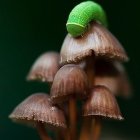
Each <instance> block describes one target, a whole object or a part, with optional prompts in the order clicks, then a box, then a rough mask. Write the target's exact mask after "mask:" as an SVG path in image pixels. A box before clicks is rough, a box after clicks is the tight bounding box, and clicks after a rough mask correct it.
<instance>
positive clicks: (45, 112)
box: [9, 93, 66, 128]
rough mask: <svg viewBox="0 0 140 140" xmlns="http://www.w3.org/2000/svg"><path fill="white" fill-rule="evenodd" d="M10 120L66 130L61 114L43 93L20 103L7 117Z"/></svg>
mask: <svg viewBox="0 0 140 140" xmlns="http://www.w3.org/2000/svg"><path fill="white" fill-rule="evenodd" d="M9 117H10V118H11V119H12V120H14V121H17V122H21V123H25V124H33V125H35V122H42V123H46V124H47V125H48V126H52V127H60V128H66V121H65V117H64V114H63V112H62V111H61V110H60V109H59V108H57V107H56V106H53V105H52V103H51V101H50V98H49V96H48V95H46V94H45V93H36V94H33V95H31V96H29V97H28V98H27V99H25V100H24V101H23V102H22V103H20V104H19V105H18V106H17V107H16V108H15V109H14V111H13V112H12V113H11V114H10V116H9Z"/></svg>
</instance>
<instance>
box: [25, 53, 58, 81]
mask: <svg viewBox="0 0 140 140" xmlns="http://www.w3.org/2000/svg"><path fill="white" fill-rule="evenodd" d="M59 58H60V57H59V54H58V53H57V52H46V53H44V54H42V55H41V56H40V57H38V58H37V60H36V61H35V63H34V64H33V66H32V67H31V70H30V72H29V74H28V76H27V80H29V81H30V80H38V81H41V82H52V81H53V78H54V76H55V74H56V72H57V71H58V69H59V67H60V66H59Z"/></svg>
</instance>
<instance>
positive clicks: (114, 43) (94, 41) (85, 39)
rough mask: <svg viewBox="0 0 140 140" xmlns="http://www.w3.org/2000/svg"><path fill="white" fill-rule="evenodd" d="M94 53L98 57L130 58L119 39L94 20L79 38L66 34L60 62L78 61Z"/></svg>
mask: <svg viewBox="0 0 140 140" xmlns="http://www.w3.org/2000/svg"><path fill="white" fill-rule="evenodd" d="M93 53H94V54H95V56H96V57H104V58H108V59H115V60H119V61H127V60H128V57H127V55H126V53H125V51H124V49H123V47H122V45H121V44H120V43H119V41H118V40H117V39H116V38H115V37H114V36H113V35H112V34H111V33H110V32H109V31H108V30H107V29H106V28H105V27H104V26H102V25H101V24H99V23H97V22H93V23H91V27H90V28H89V30H88V31H87V32H86V33H85V34H84V35H83V36H81V37H77V38H74V37H72V36H71V35H70V34H68V35H67V36H66V38H65V40H64V42H63V45H62V48H61V53H60V54H61V58H60V63H61V64H67V63H77V62H79V61H81V60H83V59H84V58H85V57H87V56H91V55H92V54H93Z"/></svg>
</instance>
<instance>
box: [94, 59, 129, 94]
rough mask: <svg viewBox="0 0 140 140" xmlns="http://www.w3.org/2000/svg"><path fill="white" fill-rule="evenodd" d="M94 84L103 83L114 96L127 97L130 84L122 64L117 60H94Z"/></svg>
mask: <svg viewBox="0 0 140 140" xmlns="http://www.w3.org/2000/svg"><path fill="white" fill-rule="evenodd" d="M94 85H104V86H106V87H107V88H109V89H110V91H111V92H112V93H113V94H114V95H116V96H122V97H129V96H130V92H131V86H130V83H129V80H128V77H127V74H126V71H125V69H124V67H123V65H122V64H121V63H120V62H118V61H109V60H105V59H97V60H96V61H95V80H94Z"/></svg>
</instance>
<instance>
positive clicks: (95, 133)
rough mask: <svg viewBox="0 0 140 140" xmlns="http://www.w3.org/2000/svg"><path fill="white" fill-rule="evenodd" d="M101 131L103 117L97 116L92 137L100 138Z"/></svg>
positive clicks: (95, 139) (94, 138)
mask: <svg viewBox="0 0 140 140" xmlns="http://www.w3.org/2000/svg"><path fill="white" fill-rule="evenodd" d="M100 132H101V119H100V118H99V117H95V119H94V125H93V133H92V136H91V138H92V139H93V140H99V137H100Z"/></svg>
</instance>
